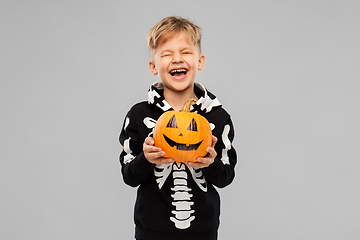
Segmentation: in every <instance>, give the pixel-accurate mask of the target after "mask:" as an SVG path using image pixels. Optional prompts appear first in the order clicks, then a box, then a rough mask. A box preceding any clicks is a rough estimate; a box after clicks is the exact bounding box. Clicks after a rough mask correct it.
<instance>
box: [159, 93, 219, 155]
mask: <svg viewBox="0 0 360 240" xmlns="http://www.w3.org/2000/svg"><path fill="white" fill-rule="evenodd" d="M193 102H196V101H195V100H194V99H191V100H189V101H187V102H186V103H185V104H184V106H183V107H182V109H181V111H180V112H179V111H168V112H165V113H163V114H162V115H161V116H160V117H159V119H158V120H157V123H156V125H155V128H154V141H155V146H156V147H159V148H161V149H162V150H163V151H164V152H165V156H164V157H167V158H172V159H174V160H175V161H176V162H185V161H188V162H195V161H196V159H197V158H198V157H204V156H205V155H206V154H207V151H206V149H207V148H208V147H210V146H211V138H212V133H211V128H210V124H209V122H208V121H207V120H206V118H204V117H203V116H201V115H199V114H197V113H191V112H190V107H191V105H192V103H193Z"/></svg>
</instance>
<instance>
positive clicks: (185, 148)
mask: <svg viewBox="0 0 360 240" xmlns="http://www.w3.org/2000/svg"><path fill="white" fill-rule="evenodd" d="M163 136H164V138H165V140H166V142H167V143H168V144H169V145H170V146H171V147H176V149H177V150H181V151H192V150H197V149H198V147H199V146H200V145H201V143H202V141H201V142H199V143H196V144H189V145H186V144H184V143H177V142H175V141H173V140H171V139H170V138H168V137H167V136H165V134H163Z"/></svg>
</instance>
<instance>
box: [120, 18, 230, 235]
mask: <svg viewBox="0 0 360 240" xmlns="http://www.w3.org/2000/svg"><path fill="white" fill-rule="evenodd" d="M147 39H148V47H149V49H150V55H151V60H150V62H149V68H150V71H151V72H152V73H153V74H154V75H159V76H160V79H161V82H158V83H155V84H153V85H152V86H151V87H150V89H149V92H148V101H147V102H145V101H144V102H140V103H137V104H135V105H134V106H133V107H132V108H131V109H130V111H129V112H128V113H127V115H126V118H125V121H124V125H123V129H122V131H121V134H120V143H121V145H122V146H123V151H122V152H121V155H120V163H121V171H122V174H123V178H124V182H125V183H126V184H128V185H130V186H132V187H137V186H139V188H138V192H137V199H136V203H135V213H134V218H135V225H136V229H135V238H136V239H138V240H153V239H154V240H176V239H182V240H183V239H186V240H192V239H196V240H202V239H204V240H215V239H217V230H218V227H219V215H220V198H219V194H218V192H217V191H216V189H215V187H214V186H216V187H219V188H222V187H225V186H227V185H229V184H230V183H231V182H232V180H233V178H234V175H235V172H234V167H235V164H236V152H235V149H234V148H233V147H232V140H233V138H234V129H233V125H232V122H231V119H230V116H229V114H228V113H227V112H226V111H225V110H224V109H223V108H222V107H221V104H220V102H219V101H218V100H217V98H216V97H215V96H214V95H213V94H212V93H210V92H208V91H207V90H206V89H205V88H204V87H203V86H202V85H201V84H198V83H195V82H194V81H195V77H196V73H197V71H198V70H201V69H202V68H203V67H204V63H205V57H204V55H203V54H201V46H200V44H201V35H200V28H199V27H198V26H196V25H195V24H193V23H192V22H190V21H189V20H187V19H183V18H180V17H167V18H164V19H162V20H161V21H160V22H159V23H158V24H156V25H155V26H154V27H153V28H152V29H150V31H149V33H148V37H147ZM191 98H195V99H196V100H197V102H196V103H195V104H194V105H193V106H192V110H191V111H192V112H197V113H198V114H201V115H203V116H204V117H205V118H206V119H207V120H208V121H209V123H210V125H211V128H212V134H213V137H212V145H211V147H209V148H208V149H207V151H208V154H207V155H206V156H205V157H203V158H198V159H197V161H196V162H186V160H185V163H176V162H174V161H173V160H172V159H169V158H164V157H163V156H164V154H165V152H164V151H163V150H162V149H160V148H157V147H155V146H154V140H153V138H152V137H151V136H152V131H153V127H154V126H155V123H156V120H157V119H158V118H159V117H160V115H161V114H162V113H164V112H165V111H169V110H180V109H181V107H182V105H183V104H184V103H185V102H186V101H187V100H189V99H191Z"/></svg>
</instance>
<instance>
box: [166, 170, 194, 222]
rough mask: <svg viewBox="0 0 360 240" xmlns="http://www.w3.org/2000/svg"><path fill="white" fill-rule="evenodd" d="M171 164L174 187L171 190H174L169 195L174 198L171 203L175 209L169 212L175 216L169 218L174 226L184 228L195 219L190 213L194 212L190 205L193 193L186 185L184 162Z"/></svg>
mask: <svg viewBox="0 0 360 240" xmlns="http://www.w3.org/2000/svg"><path fill="white" fill-rule="evenodd" d="M172 166H173V167H172V170H173V179H174V187H173V188H171V190H172V191H174V194H172V195H171V197H172V198H173V199H174V201H173V202H172V205H174V206H175V210H173V211H171V213H172V214H174V215H175V217H170V220H171V221H173V222H174V223H175V227H176V228H179V229H186V228H189V227H190V225H191V221H193V220H194V219H195V216H192V215H191V214H193V213H194V212H195V211H194V210H192V209H191V206H192V205H193V204H194V202H192V201H191V197H192V196H193V195H192V194H190V193H189V192H191V188H188V186H187V173H186V170H185V164H184V163H174V164H173V165H172Z"/></svg>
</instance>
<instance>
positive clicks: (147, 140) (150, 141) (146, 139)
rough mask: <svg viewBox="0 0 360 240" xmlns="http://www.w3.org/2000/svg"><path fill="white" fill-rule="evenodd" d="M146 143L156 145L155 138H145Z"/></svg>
mask: <svg viewBox="0 0 360 240" xmlns="http://www.w3.org/2000/svg"><path fill="white" fill-rule="evenodd" d="M145 143H146V144H147V145H154V139H153V138H152V137H147V138H145Z"/></svg>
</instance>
